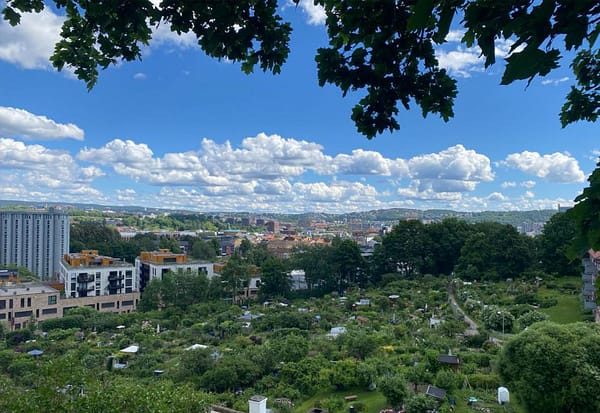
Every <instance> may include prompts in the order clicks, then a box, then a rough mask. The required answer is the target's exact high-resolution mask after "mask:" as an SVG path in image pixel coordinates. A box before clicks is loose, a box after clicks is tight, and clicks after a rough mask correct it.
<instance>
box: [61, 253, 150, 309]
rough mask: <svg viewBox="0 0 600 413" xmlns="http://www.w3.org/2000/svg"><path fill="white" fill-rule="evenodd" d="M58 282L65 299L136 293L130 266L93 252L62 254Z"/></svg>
mask: <svg viewBox="0 0 600 413" xmlns="http://www.w3.org/2000/svg"><path fill="white" fill-rule="evenodd" d="M60 279H61V281H62V282H64V285H65V296H66V297H71V298H82V297H98V296H102V295H113V294H123V293H132V292H135V291H138V284H139V281H138V279H137V274H136V271H135V268H134V266H133V264H130V263H128V262H125V261H122V260H120V259H118V258H112V257H105V256H102V255H98V251H96V250H84V251H81V252H80V253H77V254H65V255H64V257H63V259H62V261H61V263H60Z"/></svg>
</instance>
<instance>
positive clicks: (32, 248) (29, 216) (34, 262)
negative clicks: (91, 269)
mask: <svg viewBox="0 0 600 413" xmlns="http://www.w3.org/2000/svg"><path fill="white" fill-rule="evenodd" d="M69 231H70V228H69V215H68V214H67V213H65V212H62V211H56V210H54V209H52V208H51V209H50V210H48V211H0V265H11V264H12V265H20V266H23V267H26V268H27V269H28V270H29V271H31V272H32V273H34V274H36V275H37V276H39V277H40V279H42V280H49V279H52V278H54V276H55V275H57V274H58V273H59V271H60V261H61V259H62V257H63V255H64V254H66V253H68V252H69V239H70V237H69V234H70V232H69Z"/></svg>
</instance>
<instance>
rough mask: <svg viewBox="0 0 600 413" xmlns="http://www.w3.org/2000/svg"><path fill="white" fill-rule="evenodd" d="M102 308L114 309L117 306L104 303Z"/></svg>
mask: <svg viewBox="0 0 600 413" xmlns="http://www.w3.org/2000/svg"><path fill="white" fill-rule="evenodd" d="M100 306H101V307H102V308H113V307H114V306H115V303H102V304H101V305H100Z"/></svg>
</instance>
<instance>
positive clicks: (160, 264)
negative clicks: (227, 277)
mask: <svg viewBox="0 0 600 413" xmlns="http://www.w3.org/2000/svg"><path fill="white" fill-rule="evenodd" d="M135 270H136V274H137V277H138V280H139V290H140V291H144V288H145V287H146V285H147V284H148V283H149V282H150V281H151V280H154V279H159V280H160V279H162V276H163V275H164V274H166V273H167V272H169V271H172V272H175V273H176V272H179V271H182V272H191V273H192V274H197V275H200V274H204V275H206V277H207V278H208V279H209V280H210V279H211V278H212V277H214V275H215V271H214V264H213V263H212V262H206V261H199V260H192V259H190V258H189V257H188V256H187V255H186V254H175V253H172V252H171V251H169V250H166V249H159V250H158V251H145V252H142V253H141V254H140V256H139V257H137V258H136V259H135Z"/></svg>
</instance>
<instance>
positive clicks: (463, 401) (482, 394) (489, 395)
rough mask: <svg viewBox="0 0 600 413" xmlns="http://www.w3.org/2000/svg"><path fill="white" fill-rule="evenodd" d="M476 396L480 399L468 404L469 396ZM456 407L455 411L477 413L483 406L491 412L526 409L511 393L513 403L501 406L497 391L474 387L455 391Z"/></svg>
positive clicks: (456, 412) (516, 411)
mask: <svg viewBox="0 0 600 413" xmlns="http://www.w3.org/2000/svg"><path fill="white" fill-rule="evenodd" d="M471 396H474V397H477V399H478V400H479V401H478V402H477V403H475V404H474V405H473V406H469V405H468V404H467V400H468V399H469V397H471ZM455 400H456V406H455V407H456V409H455V410H454V412H455V413H475V412H480V411H481V410H480V409H482V408H487V409H489V410H488V411H489V412H490V413H504V412H511V413H524V412H525V409H524V408H522V407H521V406H520V405H519V404H518V402H517V401H516V400H515V399H514V396H513V395H512V394H511V403H509V404H508V405H506V406H501V405H499V404H498V403H497V402H496V391H495V390H490V391H482V390H472V389H462V390H457V391H456V392H455Z"/></svg>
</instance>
